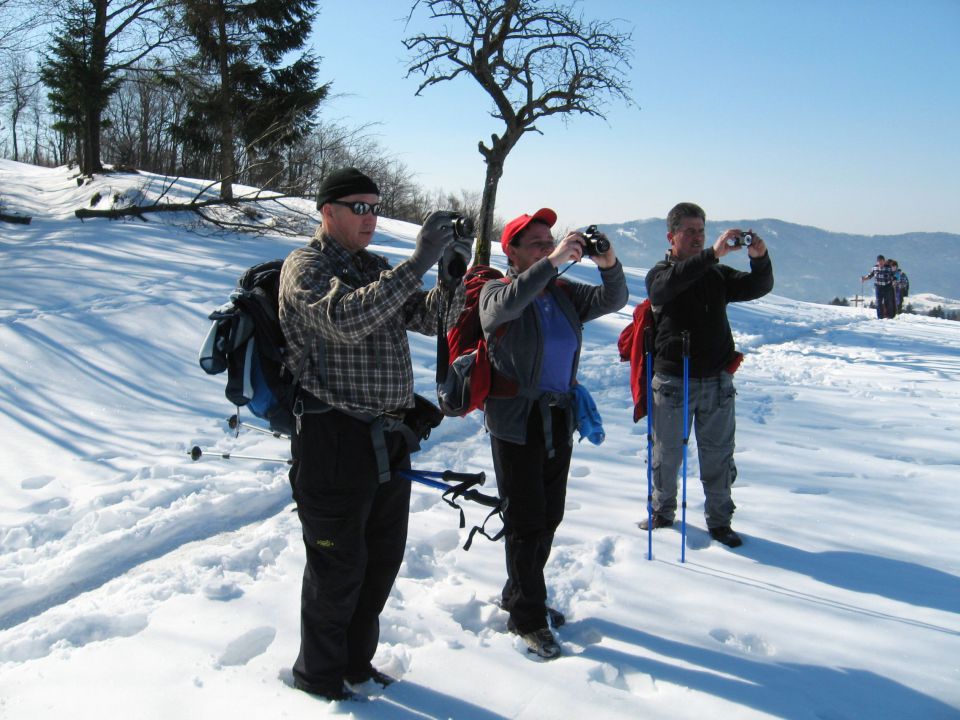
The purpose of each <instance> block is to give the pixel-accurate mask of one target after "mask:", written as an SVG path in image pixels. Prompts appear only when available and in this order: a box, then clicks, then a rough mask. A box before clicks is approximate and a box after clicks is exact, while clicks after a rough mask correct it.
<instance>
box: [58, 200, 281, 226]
mask: <svg viewBox="0 0 960 720" xmlns="http://www.w3.org/2000/svg"><path fill="white" fill-rule="evenodd" d="M287 197H292V196H291V195H272V196H270V197H262V196H260V195H259V193H258V195H256V196H254V197H250V198H243V197H239V198H233V199H232V200H223V199H221V198H210V199H209V200H200V201H192V202H188V203H154V204H153V205H130V206H128V207H122V208H111V209H109V210H96V209H94V208H78V209H77V210H74V212H73V214H74V215H76V216H77V217H78V218H80V219H81V220H85V219H87V218H108V219H110V220H117V219H119V218H124V217H135V218H138V219H140V220H143V221H144V222H147V219H146V218H145V217H144V215H145V214H146V213H153V212H193V213H199V212H200V210H202V209H203V208H206V207H210V206H212V205H238V204H240V203H255V202H266V201H268V200H279V199H281V198H287Z"/></svg>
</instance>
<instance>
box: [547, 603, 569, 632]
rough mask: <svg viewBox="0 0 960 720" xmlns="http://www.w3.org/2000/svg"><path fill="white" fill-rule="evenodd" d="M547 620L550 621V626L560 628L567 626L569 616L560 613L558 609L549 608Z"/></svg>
mask: <svg viewBox="0 0 960 720" xmlns="http://www.w3.org/2000/svg"><path fill="white" fill-rule="evenodd" d="M547 620H549V621H550V624H551V625H552V626H553V627H555V628H558V627H560V626H561V625H563V624H565V623H566V622H567V616H566V615H564V614H563V613H562V612H560V611H559V610H557V609H556V608H552V607H548V608H547Z"/></svg>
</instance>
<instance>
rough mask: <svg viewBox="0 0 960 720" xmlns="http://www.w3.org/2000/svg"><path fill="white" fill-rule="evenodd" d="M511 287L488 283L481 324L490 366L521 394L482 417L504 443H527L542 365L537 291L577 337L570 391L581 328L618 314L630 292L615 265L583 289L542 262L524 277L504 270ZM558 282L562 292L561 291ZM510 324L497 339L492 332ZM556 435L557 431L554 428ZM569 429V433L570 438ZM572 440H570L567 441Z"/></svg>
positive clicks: (496, 401) (498, 400) (493, 402)
mask: <svg viewBox="0 0 960 720" xmlns="http://www.w3.org/2000/svg"><path fill="white" fill-rule="evenodd" d="M507 278H508V279H509V282H505V281H504V280H491V281H490V282H488V283H487V284H486V285H484V286H483V290H481V292H480V305H479V308H480V323H481V326H482V327H483V333H484V336H485V338H486V341H487V347H488V353H489V355H490V364H491V365H492V367H493V369H494V371H495V372H496V373H498V374H501V375H503V376H504V377H505V378H507V379H508V380H512V381H513V382H515V383H517V385H518V386H519V392H518V393H517V394H516V395H512V396H511V397H497V396H496V395H494V394H493V393H491V395H490V396H489V397H488V398H487V402H486V405H485V406H484V412H485V413H486V426H487V429H488V430H489V431H490V433H491V434H492V435H493V436H494V437H496V438H498V439H500V440H506V441H507V442H512V443H517V444H524V443H526V441H527V422H528V420H529V417H530V411H531V410H532V408H533V406H534V403H536V402H538V401H539V400H540V395H541V393H540V392H539V390H538V389H537V388H538V387H539V384H540V368H541V364H542V362H543V336H542V334H541V328H540V318H539V316H538V314H537V311H536V308H535V306H534V300H535V299H536V297H537V295H539V294H540V293H541V292H544V291H546V292H549V293H550V294H551V296H552V297H553V299H554V300H555V301H556V303H557V306H558V307H559V308H560V309H561V310H562V311H563V314H564V316H565V317H566V318H567V320H568V321H569V322H570V325H571V326H572V327H573V330H574V332H575V333H576V336H577V352H576V355H575V357H574V362H573V370H572V373H571V377H570V387H571V388H572V387H573V385H574V383H575V382H576V377H577V367H578V366H579V363H580V349H581V347H582V345H583V323H585V322H588V321H590V320H593V319H595V318H598V317H600V316H601V315H606V314H607V313H611V312H616V311H617V310H619V309H620V308H622V307H623V306H624V305H626V304H627V299H628V297H629V293H628V291H627V280H626V277H625V276H624V274H623V266H622V265H621V264H620V261H619V260H618V261H617V262H616V264H615V265H614V266H613V267H611V268H607V269H606V270H600V279H601V280H602V284H601V285H585V284H583V283H576V282H571V281H567V280H559V281H558V280H557V270H556V268H554V267H553V265H551V264H550V261H549V260H548V259H546V258H544V259H542V260H540V261H538V262H537V263H535V264H534V265H532V266H531V267H530V268H528V269H527V270H526V271H525V272H522V273H518V272H516V270H515V269H514V268H510V269H509V270H508V271H507ZM558 283H562V284H564V285H565V286H566V287H565V288H561V287H559V285H558ZM504 323H509V325H508V327H507V329H506V331H505V332H504V333H503V334H502V335H499V334H498V333H497V332H496V330H497V328H499V327H500V326H501V325H503V324H504ZM558 430H559V428H558ZM572 432H573V428H572V426H571V427H570V428H568V435H569V436H571V437H572ZM571 441H572V440H571Z"/></svg>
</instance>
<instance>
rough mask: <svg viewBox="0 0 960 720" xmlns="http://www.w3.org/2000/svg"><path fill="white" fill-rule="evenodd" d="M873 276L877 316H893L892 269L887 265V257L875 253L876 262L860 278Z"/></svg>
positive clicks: (867, 278)
mask: <svg viewBox="0 0 960 720" xmlns="http://www.w3.org/2000/svg"><path fill="white" fill-rule="evenodd" d="M870 278H873V290H874V293H875V294H876V297H877V317H878V318H881V319H882V318H892V317H893V316H894V297H893V271H892V270H891V269H890V268H889V267H888V266H887V259H886V258H885V257H884V256H883V255H877V264H876V265H874V266H873V269H872V270H871V271H870V272H868V273H867V274H866V275H864V276H863V277H862V278H860V279H861V280H869V279H870Z"/></svg>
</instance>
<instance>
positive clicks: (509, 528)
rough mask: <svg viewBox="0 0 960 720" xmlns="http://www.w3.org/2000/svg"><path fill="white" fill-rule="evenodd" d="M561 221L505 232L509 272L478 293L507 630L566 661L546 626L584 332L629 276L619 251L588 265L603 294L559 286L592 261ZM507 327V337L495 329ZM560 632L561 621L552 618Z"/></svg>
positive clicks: (517, 225) (580, 238)
mask: <svg viewBox="0 0 960 720" xmlns="http://www.w3.org/2000/svg"><path fill="white" fill-rule="evenodd" d="M556 221H557V214H556V213H555V212H554V211H553V210H550V209H549V208H541V209H540V210H537V211H536V212H535V213H533V215H527V214H524V215H521V216H520V217H517V218H514V219H513V220H511V221H510V222H508V223H507V225H506V227H505V228H504V230H503V234H502V236H501V240H500V243H501V245H502V247H503V251H504V253H506V255H507V262H508V264H509V268H508V270H507V277H506V279H504V280H490V281H489V282H488V283H487V284H486V285H484V286H483V289H482V291H481V294H480V305H479V307H480V320H481V325H482V328H483V332H484V335H485V337H486V339H487V342H488V346H489V348H490V362H491V365H492V367H493V372H494V377H495V379H497V378H499V381H500V383H501V387H504V386H511V389H510V390H507V391H498V384H497V382H495V383H494V385H493V388H492V389H491V393H490V395H489V397H488V398H487V400H486V404H485V406H484V411H485V413H486V426H487V429H488V430H489V431H490V445H491V450H492V454H493V466H494V469H495V471H496V474H497V487H498V489H499V491H500V496H501V497H502V498H506V500H507V508H506V511H505V513H504V521H505V522H504V525H505V537H506V545H505V551H506V564H507V581H506V584H505V585H504V587H503V591H502V605H503V607H504V609H506V610H507V611H508V612H509V613H510V619H509V621H508V624H507V625H508V627H509V628H510V630H511V631H512V632H515V633H517V634H519V635H520V636H521V637H522V638H523V640H524V641H525V642H526V644H527V645H528V646H529V649H530V651H531V652H534V653H536V654H537V655H539V656H540V657H543V658H547V659H550V658H555V657H557V656H559V655H560V646H559V644H558V643H557V641H556V639H555V638H554V636H553V633H551V632H550V629H549V627H548V623H547V614H548V611H547V606H546V601H547V588H546V583H545V581H544V577H543V570H544V566H545V565H546V562H547V558H548V557H549V556H550V548H551V546H552V544H553V535H554V532H555V531H556V529H557V527H558V526H559V525H560V521H561V520H562V519H563V508H564V502H565V498H566V489H567V472H568V470H569V468H570V457H571V453H572V450H573V429H574V424H573V423H574V419H575V418H574V412H575V408H574V406H573V392H572V388H573V385H574V384H575V383H576V378H577V365H578V363H579V359H580V347H581V343H582V339H583V338H582V325H583V323H585V322H587V321H589V320H593V319H594V318H598V317H600V316H601V315H604V314H606V313H610V312H614V311H616V310H618V309H620V308H621V307H623V306H624V305H625V304H626V302H627V297H628V293H627V283H626V278H625V277H624V274H623V267H622V266H621V265H620V262H619V261H618V260H617V257H616V255H615V253H614V251H613V248H612V247H609V248H608V249H607V251H606V252H604V253H603V254H600V255H592V256H590V259H591V260H592V261H593V262H594V263H596V265H597V267H598V268H599V269H600V279H601V281H602V284H601V285H585V284H582V283H576V282H572V281H566V280H562V279H561V280H558V279H557V268H558V267H559V266H560V265H562V264H564V263H567V262H570V261H574V262H576V261H579V260H581V258H582V256H583V255H584V254H585V252H584V251H585V245H584V242H585V239H584V235H583V234H582V233H579V232H571V233H568V234H567V236H566V237H564V238H563V239H562V240H561V241H560V242H559V243H556V242H555V241H554V239H553V236H552V234H551V228H552V227H553V225H554V223H555V222H556ZM504 323H509V327H508V328H507V330H506V332H504V333H502V334H498V333H497V330H498V328H500V327H501V326H502V325H503V324H504ZM551 616H552V620H553V624H554V626H555V627H556V626H557V625H560V624H562V622H563V616H562V615H560V614H559V613H556V611H552V612H551Z"/></svg>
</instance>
